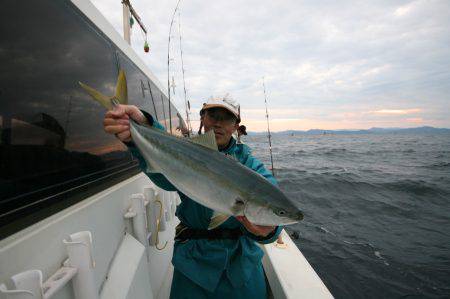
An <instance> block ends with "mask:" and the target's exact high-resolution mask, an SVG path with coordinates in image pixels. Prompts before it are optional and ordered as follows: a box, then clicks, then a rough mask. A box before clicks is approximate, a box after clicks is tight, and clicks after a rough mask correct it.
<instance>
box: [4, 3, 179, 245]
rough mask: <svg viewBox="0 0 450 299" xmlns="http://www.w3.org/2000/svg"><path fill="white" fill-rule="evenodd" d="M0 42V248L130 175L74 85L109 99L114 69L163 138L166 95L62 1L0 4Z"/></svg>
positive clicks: (129, 162) (123, 155) (99, 115)
mask: <svg viewBox="0 0 450 299" xmlns="http://www.w3.org/2000/svg"><path fill="white" fill-rule="evenodd" d="M0 35H1V37H2V38H1V39H0V66H1V72H0V239H2V238H4V237H6V236H8V235H10V234H12V233H14V232H16V231H18V230H20V229H22V228H24V227H27V226H29V225H31V224H33V223H35V222H37V221H39V220H41V219H43V218H45V217H47V216H49V215H51V214H53V213H56V212H58V211H60V210H62V209H64V208H66V207H68V206H70V205H72V204H74V203H76V202H78V201H80V200H82V199H84V198H86V197H88V196H90V195H93V194H95V193H97V192H99V191H101V190H103V189H105V188H108V187H110V186H112V185H114V184H116V183H118V182H120V181H122V180H124V179H126V178H128V177H130V176H132V175H134V174H136V173H138V172H139V169H138V167H137V161H136V160H134V159H133V158H132V156H131V155H130V153H129V152H128V151H127V148H126V146H125V145H123V144H122V143H121V142H119V141H118V140H117V139H116V138H115V137H114V136H113V135H110V134H106V133H105V132H104V131H103V117H104V114H105V109H104V108H103V107H102V106H100V104H98V103H97V102H94V101H93V100H92V99H91V98H90V96H89V95H88V94H86V92H85V91H84V90H82V89H81V88H80V86H79V84H78V82H79V81H81V82H84V83H86V84H88V85H90V86H92V87H94V88H96V89H98V90H99V91H100V92H102V93H104V94H106V95H113V94H114V92H115V86H116V81H117V75H118V71H119V69H120V68H122V69H124V70H125V72H126V76H127V82H128V93H129V101H130V104H134V105H137V106H138V107H139V108H140V109H143V110H145V111H147V112H149V113H150V114H152V115H153V116H154V118H155V119H157V120H158V121H159V122H161V123H162V124H163V125H164V126H165V127H166V128H167V129H168V123H169V118H170V116H169V115H168V111H167V110H168V109H166V107H168V100H167V98H166V96H165V95H164V94H163V93H162V92H161V91H160V90H159V89H158V88H157V87H156V85H155V84H154V83H153V82H152V81H151V80H150V79H149V78H148V77H147V76H146V75H145V74H144V73H143V72H142V71H141V70H140V69H139V68H138V67H136V65H135V64H134V63H133V62H132V61H131V60H130V59H129V58H128V57H127V56H125V55H124V54H123V53H122V51H121V50H120V49H119V48H118V47H117V46H116V45H115V44H114V43H112V42H111V41H110V39H109V38H108V37H107V36H105V35H104V34H103V33H102V32H100V31H99V29H98V28H97V27H96V26H95V25H94V24H93V23H92V22H91V21H90V20H88V19H87V18H86V17H85V16H84V15H83V14H82V13H81V12H80V11H79V10H78V9H77V8H76V7H75V6H74V5H73V4H72V3H71V2H70V1H54V0H39V1H37V0H33V1H12V0H9V1H3V2H2V9H1V10H0ZM163 107H164V108H163ZM171 109H172V111H171V112H172V119H173V120H177V122H179V121H178V118H177V116H176V114H177V111H176V109H175V107H173V106H172V107H171ZM178 125H179V124H178V123H176V122H173V123H172V126H173V129H174V130H175V128H176V127H177V126H178Z"/></svg>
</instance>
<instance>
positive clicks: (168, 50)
mask: <svg viewBox="0 0 450 299" xmlns="http://www.w3.org/2000/svg"><path fill="white" fill-rule="evenodd" d="M180 2H181V0H178V2H177V6H175V10H174V11H173V15H172V19H171V21H170V28H169V40H168V42H167V93H168V96H169V126H170V133H171V134H172V109H171V107H170V106H171V104H170V38H171V34H172V26H173V21H174V19H175V15H176V13H177V11H178V6H179V5H180Z"/></svg>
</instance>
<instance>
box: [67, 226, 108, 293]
mask: <svg viewBox="0 0 450 299" xmlns="http://www.w3.org/2000/svg"><path fill="white" fill-rule="evenodd" d="M63 243H64V244H65V245H66V248H67V253H68V255H69V262H68V265H69V266H70V267H73V268H77V270H78V273H77V274H76V275H75V276H74V277H73V290H74V293H75V298H76V299H98V298H99V296H98V292H97V288H96V286H95V277H94V267H95V261H94V257H93V250H92V234H91V232H89V231H82V232H78V233H74V234H71V235H70V236H69V238H68V239H67V240H63Z"/></svg>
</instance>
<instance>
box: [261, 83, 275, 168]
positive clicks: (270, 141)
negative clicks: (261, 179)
mask: <svg viewBox="0 0 450 299" xmlns="http://www.w3.org/2000/svg"><path fill="white" fill-rule="evenodd" d="M262 79H263V89H264V102H265V104H266V119H267V137H268V138H269V151H270V163H271V164H272V174H273V176H275V171H274V169H273V157H272V140H271V135H270V128H269V112H268V110H267V95H266V84H265V83H264V77H262Z"/></svg>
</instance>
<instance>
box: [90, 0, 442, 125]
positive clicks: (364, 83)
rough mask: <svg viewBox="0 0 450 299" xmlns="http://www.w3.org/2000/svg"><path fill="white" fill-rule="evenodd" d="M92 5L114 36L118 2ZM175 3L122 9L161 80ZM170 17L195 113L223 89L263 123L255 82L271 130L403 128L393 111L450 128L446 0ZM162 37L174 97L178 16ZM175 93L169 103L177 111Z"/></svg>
mask: <svg viewBox="0 0 450 299" xmlns="http://www.w3.org/2000/svg"><path fill="white" fill-rule="evenodd" d="M93 3H94V4H95V5H96V6H97V7H98V8H99V9H100V11H101V12H102V13H103V14H104V15H105V16H106V17H107V19H108V20H109V21H110V22H111V23H112V24H113V26H114V28H116V30H118V31H119V32H120V33H121V30H122V20H121V12H122V7H121V4H120V2H117V3H115V2H114V3H112V2H111V1H109V0H93ZM175 4H176V0H171V1H156V2H152V4H151V5H149V2H148V1H134V2H133V5H134V7H135V9H136V10H137V11H138V13H139V14H140V16H141V18H142V20H143V21H144V23H145V24H146V25H147V27H148V28H149V35H148V39H149V42H150V47H151V50H150V54H145V53H144V52H143V50H142V45H143V39H142V37H141V35H140V33H139V31H138V29H137V26H134V29H133V35H132V43H133V47H134V49H135V51H136V52H137V53H138V54H139V56H140V57H141V58H142V59H143V60H144V61H145V62H146V63H147V64H148V65H149V67H150V69H151V70H152V71H153V72H154V73H155V75H156V76H157V77H158V78H160V80H161V81H162V82H165V79H166V78H167V37H168V31H169V22H170V17H171V15H172V13H173V9H174V7H175ZM180 12H181V14H180V16H181V30H182V38H183V39H182V43H183V54H184V57H183V58H184V66H185V71H186V72H185V75H186V88H187V94H188V99H189V100H190V102H191V106H192V107H194V108H197V109H198V108H199V107H200V106H201V105H202V103H203V102H204V101H205V100H206V99H207V98H208V97H209V96H211V95H223V94H225V93H227V92H230V93H231V95H232V96H233V97H234V98H235V99H236V100H238V101H239V102H240V103H241V107H242V111H243V115H244V116H245V117H248V120H249V121H250V120H251V121H252V122H254V123H255V126H256V125H258V126H259V123H258V121H261V122H262V123H263V122H264V121H265V113H264V110H265V109H264V94H263V90H262V80H261V78H262V77H263V76H265V83H266V92H267V98H268V104H269V114H270V118H271V119H279V120H282V119H286V121H284V122H281V121H277V126H279V128H280V129H281V128H282V126H285V127H284V129H289V128H291V127H295V126H297V125H298V126H302V127H303V126H304V125H305V124H306V125H310V126H314V127H316V126H319V125H324V126H327V127H332V126H333V125H334V126H336V127H341V126H342V125H347V126H349V127H348V128H357V127H358V126H363V127H366V126H371V125H373V126H375V125H376V126H384V125H386V126H391V125H392V126H402V125H403V124H404V123H405V122H406V121H405V120H404V119H402V116H411V118H416V117H422V118H423V121H424V124H429V125H433V124H439V125H440V126H444V127H450V96H449V95H450V71H449V70H450V48H449V47H448V45H449V44H450V4H449V3H448V1H439V0H430V1H421V0H420V1H411V2H406V3H405V2H402V4H401V5H399V4H398V2H396V1H381V2H380V1H349V2H345V3H342V2H339V3H338V2H327V3H324V2H320V1H312V0H310V1H307V0H302V1H297V0H286V1H276V2H274V1H268V0H267V1H256V0H248V1H237V0H227V1H225V0H217V1H200V0H192V1H183V2H181V7H180ZM231 12H232V13H231ZM172 36H173V39H172V44H171V47H170V53H171V57H172V58H173V59H174V60H173V61H172V62H171V74H170V77H172V76H174V78H175V81H176V84H177V86H178V89H177V90H182V85H183V84H182V82H183V81H182V76H181V61H180V53H179V33H178V18H177V19H176V22H175V24H174V27H173V32H172ZM162 85H163V86H165V84H162ZM182 94H183V93H180V92H177V94H176V95H175V96H174V97H173V101H174V103H175V105H176V106H177V107H178V108H179V109H180V110H182V112H183V113H182V114H183V115H184V98H183V96H182ZM393 103H394V104H395V105H393ZM386 107H388V108H386ZM390 107H394V108H390ZM397 107H399V108H397ZM405 107H414V108H405ZM416 107H419V108H416ZM420 107H426V111H425V110H423V108H420ZM414 109H421V110H420V111H415V110H414ZM417 114H420V115H417ZM387 118H389V119H387ZM287 119H291V121H287ZM292 119H299V120H301V121H298V123H296V122H294V121H292ZM306 120H308V121H306ZM406 123H408V122H406ZM409 124H410V125H412V124H413V123H409ZM258 128H259V127H258ZM311 128H312V127H311ZM249 129H250V130H252V129H251V128H249Z"/></svg>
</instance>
